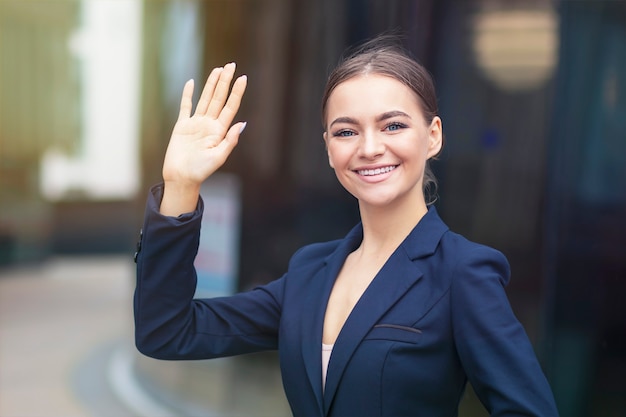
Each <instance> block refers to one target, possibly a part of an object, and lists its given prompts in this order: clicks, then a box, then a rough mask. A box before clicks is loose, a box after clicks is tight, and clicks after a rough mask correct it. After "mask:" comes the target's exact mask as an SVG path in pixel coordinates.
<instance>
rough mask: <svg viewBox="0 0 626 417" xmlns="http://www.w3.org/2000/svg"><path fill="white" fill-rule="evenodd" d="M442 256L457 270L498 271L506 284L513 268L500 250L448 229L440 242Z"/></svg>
mask: <svg viewBox="0 0 626 417" xmlns="http://www.w3.org/2000/svg"><path fill="white" fill-rule="evenodd" d="M440 250H441V252H442V256H443V257H444V258H445V259H447V260H448V265H449V266H450V267H452V268H453V269H454V270H456V271H457V272H458V271H460V270H463V271H466V272H467V271H471V270H481V271H485V270H486V269H490V270H495V271H498V276H499V277H500V278H501V280H502V282H503V283H504V284H506V283H508V281H509V279H510V274H511V269H510V265H509V261H508V259H507V258H506V256H505V255H504V254H503V253H502V252H501V251H499V250H497V249H495V248H493V247H491V246H487V245H485V244H482V243H477V242H474V241H471V240H469V239H467V238H466V237H465V236H463V235H460V234H458V233H455V232H452V231H448V232H446V233H445V234H444V236H443V237H442V239H441V243H440Z"/></svg>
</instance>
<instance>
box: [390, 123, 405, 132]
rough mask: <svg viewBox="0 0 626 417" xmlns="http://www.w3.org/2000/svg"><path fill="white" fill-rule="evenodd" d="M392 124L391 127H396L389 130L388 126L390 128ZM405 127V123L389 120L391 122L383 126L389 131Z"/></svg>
mask: <svg viewBox="0 0 626 417" xmlns="http://www.w3.org/2000/svg"><path fill="white" fill-rule="evenodd" d="M392 126H393V127H395V128H396V129H392V130H389V128H390V127H392ZM406 127H407V125H405V124H404V123H400V122H391V123H389V124H388V125H387V126H385V130H388V131H390V132H394V131H396V130H400V129H404V128H406Z"/></svg>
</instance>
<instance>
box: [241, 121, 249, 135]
mask: <svg viewBox="0 0 626 417" xmlns="http://www.w3.org/2000/svg"><path fill="white" fill-rule="evenodd" d="M247 125H248V122H243V124H242V125H241V127H240V128H239V134H240V135H241V134H242V133H243V131H244V130H246V126H247Z"/></svg>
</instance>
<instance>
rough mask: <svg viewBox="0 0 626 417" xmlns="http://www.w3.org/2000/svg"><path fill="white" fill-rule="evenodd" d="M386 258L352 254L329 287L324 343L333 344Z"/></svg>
mask: <svg viewBox="0 0 626 417" xmlns="http://www.w3.org/2000/svg"><path fill="white" fill-rule="evenodd" d="M385 261H386V259H385V258H379V259H364V258H359V256H357V255H355V254H351V255H350V256H348V258H346V261H345V263H344V265H343V267H342V268H341V270H340V272H339V274H338V275H337V278H336V279H335V282H334V284H333V286H332V290H331V292H330V296H329V298H328V303H327V305H326V311H325V315H324V326H323V337H322V341H323V343H325V344H334V343H335V340H336V339H337V336H338V335H339V333H340V332H341V329H342V328H343V325H344V324H345V322H346V320H347V319H348V317H349V316H350V313H351V312H352V310H353V309H354V307H355V306H356V304H357V303H358V301H359V300H360V299H361V297H362V296H363V293H364V292H365V291H366V290H367V288H368V287H369V286H370V284H371V283H372V281H373V280H374V278H375V277H376V275H377V274H378V272H379V271H380V269H381V268H382V266H383V265H384V263H385Z"/></svg>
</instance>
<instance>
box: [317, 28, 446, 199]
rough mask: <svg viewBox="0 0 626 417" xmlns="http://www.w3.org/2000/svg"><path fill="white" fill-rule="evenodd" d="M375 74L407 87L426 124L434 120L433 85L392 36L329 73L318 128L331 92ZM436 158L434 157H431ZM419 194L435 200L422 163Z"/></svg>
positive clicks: (352, 55) (434, 181)
mask: <svg viewBox="0 0 626 417" xmlns="http://www.w3.org/2000/svg"><path fill="white" fill-rule="evenodd" d="M366 74H379V75H385V76H387V77H391V78H393V79H395V80H398V81H400V82H401V83H402V84H404V85H406V86H407V87H409V88H410V89H411V90H412V91H413V92H414V93H415V94H416V95H417V97H418V99H419V102H420V105H421V107H422V112H423V114H424V118H425V119H426V123H427V124H430V123H431V122H432V121H433V119H434V118H435V116H438V114H439V109H438V107H437V95H436V93H435V84H434V82H433V79H432V77H431V75H430V73H429V72H428V71H427V70H426V68H424V67H423V66H422V65H421V64H420V63H418V62H417V61H416V60H415V59H414V58H413V57H412V56H411V55H410V53H409V52H408V51H407V50H406V49H405V48H403V47H402V46H401V44H400V42H399V39H398V38H397V37H395V36H389V35H383V36H379V37H376V38H374V39H372V40H369V41H367V42H365V43H363V44H362V45H360V46H358V47H357V48H356V49H354V50H353V51H351V52H350V51H349V52H348V54H347V55H346V56H344V57H343V58H342V59H341V61H340V62H339V64H338V65H337V67H336V68H335V69H334V70H333V71H332V72H331V73H330V75H329V77H328V80H327V82H326V87H325V88H324V94H323V96H322V125H323V126H324V130H326V112H327V104H328V99H329V97H330V95H331V94H332V92H333V91H334V89H335V88H336V87H337V86H338V85H339V84H341V83H342V82H344V81H346V80H349V79H350V78H353V77H356V76H359V75H366ZM435 158H436V156H435ZM422 190H423V192H424V198H425V199H426V203H427V204H432V203H434V202H435V200H436V190H437V179H436V178H435V176H434V175H433V173H432V170H431V169H430V165H429V161H426V167H425V170H424V181H423V186H422Z"/></svg>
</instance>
